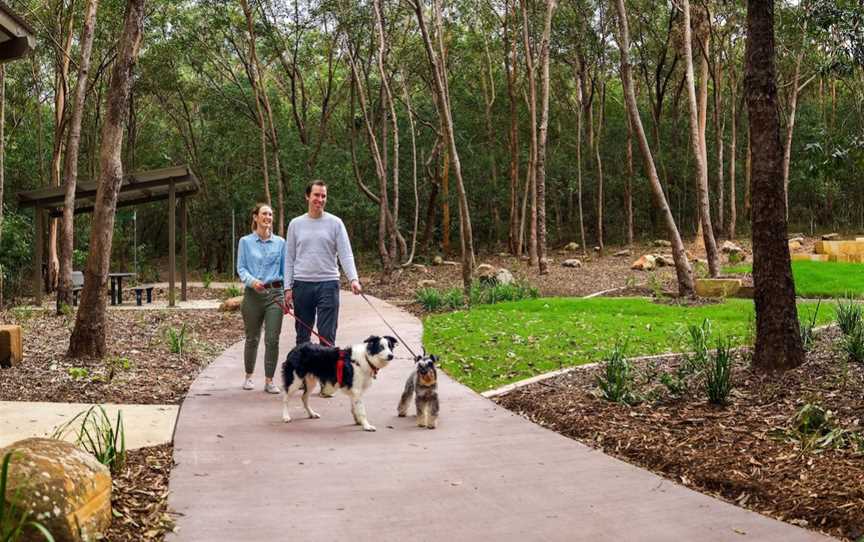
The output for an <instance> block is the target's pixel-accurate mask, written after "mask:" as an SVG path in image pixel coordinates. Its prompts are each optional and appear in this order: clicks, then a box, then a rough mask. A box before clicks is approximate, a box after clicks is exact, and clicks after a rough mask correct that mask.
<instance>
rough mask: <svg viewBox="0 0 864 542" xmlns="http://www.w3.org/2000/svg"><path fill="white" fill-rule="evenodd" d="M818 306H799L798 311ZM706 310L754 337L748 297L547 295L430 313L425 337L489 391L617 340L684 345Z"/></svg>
mask: <svg viewBox="0 0 864 542" xmlns="http://www.w3.org/2000/svg"><path fill="white" fill-rule="evenodd" d="M814 308H815V305H808V306H805V307H801V306H799V315H800V317H801V318H802V319H803V318H804V317H805V316H807V315H809V314H811V313H812V311H813V310H814ZM818 317H819V321H820V322H822V323H827V322H829V321H831V320H832V319H833V318H834V304H833V303H831V304H825V303H823V304H822V306H821V308H820V309H819V314H818ZM705 318H708V319H709V320H711V323H712V329H713V330H714V334H715V336H716V335H727V336H734V337H735V338H736V339H735V340H736V342H737V343H738V344H743V343H745V342H749V341H751V340H752V336H753V331H751V330H752V329H753V326H754V325H755V322H754V320H755V317H754V312H753V302H752V301H750V300H747V299H729V300H727V301H726V302H724V303H719V304H712V305H702V306H698V307H681V306H677V305H664V304H657V303H652V302H651V301H649V300H646V299H635V298H596V299H578V298H545V299H532V300H527V301H517V302H512V303H500V304H497V305H481V306H478V307H475V308H473V309H471V310H469V311H457V312H453V313H449V314H442V315H434V316H429V317H427V318H426V319H425V322H424V337H423V343H424V345H425V346H426V350H427V351H429V352H434V353H435V354H437V355H438V356H440V358H441V362H440V365H441V366H442V367H443V368H444V370H445V371H447V373H448V374H449V375H451V376H452V377H454V378H456V379H457V380H459V381H460V382H462V383H464V384H466V385H467V386H470V387H471V388H473V389H474V390H476V391H485V390H489V389H493V388H497V387H499V386H503V385H504V384H508V383H510V382H514V381H517V380H522V379H524V378H528V377H531V376H534V375H537V374H541V373H545V372H547V371H552V370H555V369H560V368H563V367H570V366H574V365H581V364H584V363H590V362H594V361H599V360H601V359H602V358H603V356H604V355H606V354H607V353H608V352H609V350H610V349H611V348H612V346H614V344H615V342H616V341H618V340H620V341H626V342H627V350H626V355H627V356H640V355H648V354H660V353H667V352H682V351H686V350H687V347H686V346H687V342H686V337H687V326H688V324H697V325H698V324H701V323H702V321H703V320H704V319H705Z"/></svg>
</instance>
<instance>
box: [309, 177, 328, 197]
mask: <svg viewBox="0 0 864 542" xmlns="http://www.w3.org/2000/svg"><path fill="white" fill-rule="evenodd" d="M313 186H322V187H324V188H327V183H325V182H324V181H322V180H321V179H315V180H314V181H312V182H311V183H309V184H308V185H306V195H307V196H308V195H310V194H312V187H313Z"/></svg>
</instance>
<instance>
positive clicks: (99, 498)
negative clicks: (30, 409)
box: [0, 438, 111, 542]
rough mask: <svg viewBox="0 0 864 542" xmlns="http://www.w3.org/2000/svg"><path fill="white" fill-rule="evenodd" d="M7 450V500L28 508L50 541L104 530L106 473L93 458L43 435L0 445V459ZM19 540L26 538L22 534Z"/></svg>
mask: <svg viewBox="0 0 864 542" xmlns="http://www.w3.org/2000/svg"><path fill="white" fill-rule="evenodd" d="M7 452H13V454H14V455H13V457H12V461H11V462H10V468H9V479H8V484H9V485H8V487H7V488H6V495H7V497H8V498H9V502H11V503H13V504H14V505H15V506H16V507H18V508H20V509H24V510H29V511H30V513H31V514H32V516H31V517H32V518H33V519H35V520H37V521H39V522H40V523H41V524H42V525H44V526H45V527H46V528H47V529H48V531H50V532H51V534H52V535H53V536H54V540H56V541H57V542H61V541H63V542H78V541H82V540H96V539H97V538H98V537H100V536H101V535H102V533H104V532H105V531H106V530H107V529H108V526H109V525H110V524H111V473H110V472H109V470H108V467H106V466H105V465H102V464H101V463H99V462H98V461H97V460H96V458H95V457H93V456H92V455H90V454H89V453H87V452H85V451H83V450H81V449H80V448H77V447H76V446H75V445H73V444H71V443H69V442H65V441H62V440H54V439H47V438H29V439H25V440H19V441H18V442H15V443H12V444H11V445H9V446H7V447H6V448H2V449H0V458H2V457H3V456H5V455H6V453H7ZM79 529H80V530H79ZM32 539H33V540H41V539H42V537H41V536H35V537H33V538H32ZM24 540H30V538H27V536H26V535H25V537H24Z"/></svg>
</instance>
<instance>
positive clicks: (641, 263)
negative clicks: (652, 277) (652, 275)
mask: <svg viewBox="0 0 864 542" xmlns="http://www.w3.org/2000/svg"><path fill="white" fill-rule="evenodd" d="M656 266H657V259H656V258H655V257H654V255H653V254H645V255H644V256H642V257H641V258H639V259H638V260H636V261H635V262H633V265H631V266H630V269H635V270H637V271H651V270H652V269H654V268H655V267H656Z"/></svg>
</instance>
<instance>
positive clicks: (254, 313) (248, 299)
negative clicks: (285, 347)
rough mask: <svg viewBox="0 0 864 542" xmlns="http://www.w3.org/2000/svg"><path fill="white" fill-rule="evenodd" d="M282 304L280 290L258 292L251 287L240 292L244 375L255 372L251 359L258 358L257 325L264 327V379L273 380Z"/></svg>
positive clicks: (258, 336) (258, 328) (253, 362)
mask: <svg viewBox="0 0 864 542" xmlns="http://www.w3.org/2000/svg"><path fill="white" fill-rule="evenodd" d="M284 301H285V293H284V291H283V290H282V288H268V289H266V290H264V291H263V292H261V293H259V292H257V291H255V289H254V288H246V289H245V291H244V292H243V305H242V307H241V309H240V312H241V313H242V314H243V325H244V327H245V328H246V347H245V348H244V349H243V363H244V364H245V365H246V374H252V373H254V372H255V358H256V356H257V355H258V342H259V341H260V339H261V326H262V325H263V326H264V376H266V377H267V378H273V375H274V374H275V373H276V364H277V363H278V361H279V333H280V332H281V331H282V308H281V307H280V306H279V304H280V303H283V302H284Z"/></svg>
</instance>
